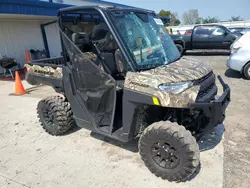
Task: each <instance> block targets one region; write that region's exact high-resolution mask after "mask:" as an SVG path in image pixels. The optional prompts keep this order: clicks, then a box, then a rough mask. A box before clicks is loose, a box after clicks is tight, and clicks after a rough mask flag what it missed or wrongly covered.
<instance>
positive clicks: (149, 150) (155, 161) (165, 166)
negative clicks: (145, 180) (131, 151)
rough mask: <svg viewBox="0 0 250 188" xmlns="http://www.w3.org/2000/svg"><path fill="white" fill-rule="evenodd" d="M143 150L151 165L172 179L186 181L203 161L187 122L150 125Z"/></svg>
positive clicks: (159, 175)
mask: <svg viewBox="0 0 250 188" xmlns="http://www.w3.org/2000/svg"><path fill="white" fill-rule="evenodd" d="M139 151H140V154H141V157H142V160H143V161H144V163H145V165H146V166H147V167H148V169H149V170H150V171H151V172H152V173H154V174H155V175H156V176H158V177H161V178H162V179H167V180H169V181H177V182H180V181H186V180H187V179H188V178H189V177H190V176H191V175H192V174H193V173H194V171H195V170H196V168H197V166H198V165H199V158H200V153H199V146H198V144H197V142H196V140H195V138H194V137H193V136H192V135H191V133H190V132H189V131H187V130H186V129H185V128H184V127H183V126H180V125H178V124H176V123H171V122H163V121H161V122H157V123H153V124H152V125H150V126H149V127H147V128H146V129H145V130H144V132H143V134H142V136H141V137H140V140H139Z"/></svg>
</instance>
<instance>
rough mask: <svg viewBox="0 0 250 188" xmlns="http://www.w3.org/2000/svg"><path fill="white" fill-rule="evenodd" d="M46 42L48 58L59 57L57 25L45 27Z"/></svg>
mask: <svg viewBox="0 0 250 188" xmlns="http://www.w3.org/2000/svg"><path fill="white" fill-rule="evenodd" d="M45 32H46V37H47V42H48V46H49V52H50V57H58V56H60V55H61V51H62V48H61V41H60V35H59V26H58V24H57V23H54V24H50V25H47V26H45Z"/></svg>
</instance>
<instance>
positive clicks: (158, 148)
mask: <svg viewBox="0 0 250 188" xmlns="http://www.w3.org/2000/svg"><path fill="white" fill-rule="evenodd" d="M151 153H152V158H153V160H154V161H155V163H156V164H157V165H159V166H160V167H162V168H165V169H174V168H176V167H177V166H178V165H179V164H180V157H179V153H178V152H177V151H176V149H175V148H174V147H173V146H172V145H170V144H169V143H167V142H165V141H159V142H156V143H155V144H153V146H152V149H151Z"/></svg>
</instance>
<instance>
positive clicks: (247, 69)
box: [244, 62, 250, 80]
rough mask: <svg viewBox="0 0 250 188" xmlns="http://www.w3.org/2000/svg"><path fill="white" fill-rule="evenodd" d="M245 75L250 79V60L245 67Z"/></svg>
mask: <svg viewBox="0 0 250 188" xmlns="http://www.w3.org/2000/svg"><path fill="white" fill-rule="evenodd" d="M244 76H245V77H246V79H248V80H250V62H249V63H248V64H246V66H245V67H244Z"/></svg>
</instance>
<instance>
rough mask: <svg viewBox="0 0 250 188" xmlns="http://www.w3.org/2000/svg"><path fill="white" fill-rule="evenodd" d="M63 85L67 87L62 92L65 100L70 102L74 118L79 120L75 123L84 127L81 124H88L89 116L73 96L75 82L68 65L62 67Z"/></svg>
mask: <svg viewBox="0 0 250 188" xmlns="http://www.w3.org/2000/svg"><path fill="white" fill-rule="evenodd" d="M63 85H64V87H65V88H67V89H65V91H64V94H65V96H66V97H67V100H68V101H69V102H70V105H71V108H72V111H73V114H74V118H75V120H79V121H76V122H77V125H78V126H79V127H84V126H85V125H83V124H85V123H88V124H90V118H89V116H88V114H87V113H86V109H84V108H82V106H81V105H80V104H79V102H78V100H77V98H76V97H75V94H76V93H75V92H76V89H75V84H74V83H73V80H72V74H71V70H70V69H69V68H68V67H65V69H63Z"/></svg>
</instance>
